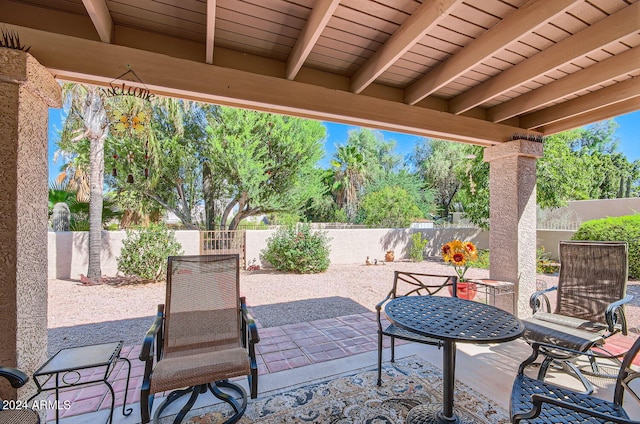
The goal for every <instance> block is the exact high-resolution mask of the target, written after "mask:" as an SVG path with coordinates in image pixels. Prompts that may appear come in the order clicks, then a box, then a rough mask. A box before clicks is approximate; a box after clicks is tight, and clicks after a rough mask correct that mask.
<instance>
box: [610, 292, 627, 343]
mask: <svg viewBox="0 0 640 424" xmlns="http://www.w3.org/2000/svg"><path fill="white" fill-rule="evenodd" d="M632 299H633V296H632V295H630V294H628V295H626V296H625V297H624V298H622V299H620V300H617V301H615V302H612V303H610V304H609V306H607V310H606V311H605V313H604V316H605V319H606V320H607V325H608V326H609V332H610V333H611V334H614V333H615V332H617V329H618V328H617V327H618V326H620V328H621V330H622V334H624V335H625V336H626V335H627V318H626V317H625V314H624V308H623V307H622V306H623V305H625V304H627V303H629V302H631V300H632Z"/></svg>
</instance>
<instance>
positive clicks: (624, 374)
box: [509, 339, 640, 424]
mask: <svg viewBox="0 0 640 424" xmlns="http://www.w3.org/2000/svg"><path fill="white" fill-rule="evenodd" d="M638 351H640V339H637V340H636V341H635V343H634V344H633V346H632V347H631V349H629V351H628V352H627V353H626V355H625V357H624V360H623V362H622V366H621V367H620V371H619V372H618V376H617V380H616V385H615V390H614V393H613V402H611V401H608V400H604V399H600V398H597V397H594V396H590V395H588V394H585V393H578V392H575V391H573V390H570V389H568V388H566V387H560V386H556V385H554V384H551V383H547V382H544V381H541V380H537V379H534V378H531V377H528V376H526V375H524V374H523V369H522V368H521V369H520V370H519V372H518V375H517V376H516V379H515V381H514V382H513V388H512V391H511V400H510V408H509V409H510V411H511V422H512V423H514V424H515V423H520V422H526V423H530V424H543V423H625V424H630V423H635V424H640V421H632V420H630V419H629V415H628V414H627V412H626V411H625V410H624V408H623V407H622V405H623V401H624V395H625V391H628V392H629V393H630V394H631V395H632V396H633V398H634V399H635V400H636V401H640V398H639V397H638V393H637V392H635V391H634V388H635V389H636V390H637V389H638V384H637V382H635V383H632V382H633V381H634V380H635V379H636V378H638V377H639V376H640V373H638V372H637V371H635V370H633V369H632V368H631V365H632V363H633V361H634V359H635V357H636V355H637V354H638Z"/></svg>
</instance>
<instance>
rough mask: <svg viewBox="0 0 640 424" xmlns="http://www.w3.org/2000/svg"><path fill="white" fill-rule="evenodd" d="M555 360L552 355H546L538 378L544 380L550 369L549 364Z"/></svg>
mask: <svg viewBox="0 0 640 424" xmlns="http://www.w3.org/2000/svg"><path fill="white" fill-rule="evenodd" d="M552 362H553V358H552V357H550V356H545V357H544V360H543V361H542V363H541V364H540V370H538V380H540V381H544V377H545V376H546V375H547V371H548V370H549V365H551V363H552Z"/></svg>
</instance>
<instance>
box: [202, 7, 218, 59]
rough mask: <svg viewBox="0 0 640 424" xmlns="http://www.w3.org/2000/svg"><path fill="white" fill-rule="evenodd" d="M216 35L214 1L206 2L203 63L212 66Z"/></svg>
mask: <svg viewBox="0 0 640 424" xmlns="http://www.w3.org/2000/svg"><path fill="white" fill-rule="evenodd" d="M215 33H216V0H207V35H206V47H205V48H206V55H205V56H206V57H205V61H206V62H207V63H208V64H209V65H211V64H213V50H214V47H215Z"/></svg>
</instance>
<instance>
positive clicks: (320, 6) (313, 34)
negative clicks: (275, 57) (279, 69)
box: [286, 0, 340, 80]
mask: <svg viewBox="0 0 640 424" xmlns="http://www.w3.org/2000/svg"><path fill="white" fill-rule="evenodd" d="M339 3H340V0H316V2H315V5H314V7H313V10H312V11H311V14H310V15H309V19H308V20H307V23H306V24H305V26H304V28H303V30H302V33H301V34H300V37H298V40H297V41H296V44H295V45H294V46H293V50H292V51H291V55H289V59H288V60H287V71H286V76H287V79H289V80H293V79H294V78H295V77H296V75H298V72H299V71H300V68H302V65H303V64H304V62H305V60H307V57H308V56H309V53H311V50H312V49H313V46H315V44H316V42H317V41H318V38H320V35H321V34H322V31H324V28H325V27H326V26H327V23H328V22H329V19H331V17H332V16H333V12H334V11H335V10H336V8H337V7H338V4H339Z"/></svg>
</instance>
